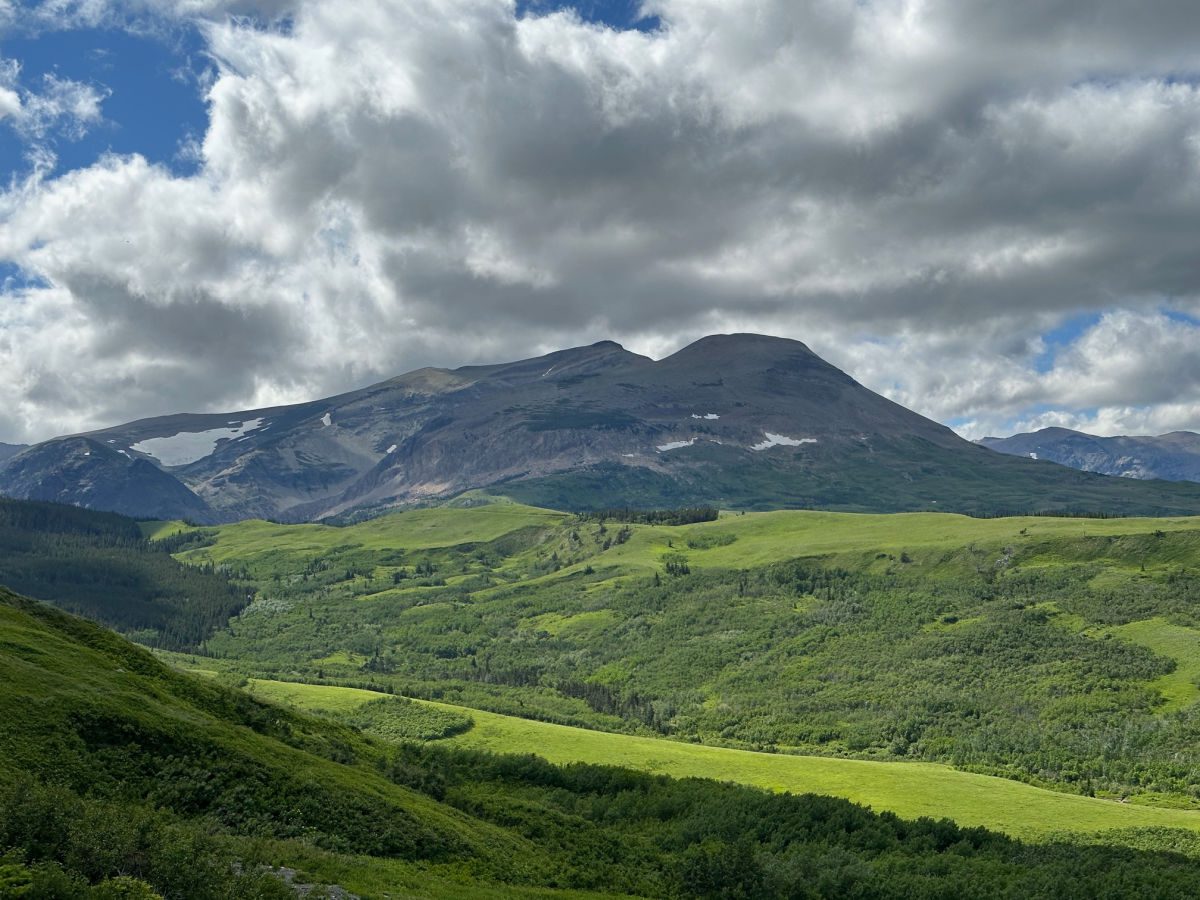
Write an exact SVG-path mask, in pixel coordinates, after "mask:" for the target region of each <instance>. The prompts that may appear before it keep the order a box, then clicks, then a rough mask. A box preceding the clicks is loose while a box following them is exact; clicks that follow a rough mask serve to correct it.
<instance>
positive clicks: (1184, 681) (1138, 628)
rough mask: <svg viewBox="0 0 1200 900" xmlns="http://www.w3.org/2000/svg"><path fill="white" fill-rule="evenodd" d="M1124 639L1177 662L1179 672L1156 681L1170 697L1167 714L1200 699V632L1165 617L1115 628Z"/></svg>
mask: <svg viewBox="0 0 1200 900" xmlns="http://www.w3.org/2000/svg"><path fill="white" fill-rule="evenodd" d="M1111 630H1112V632H1113V633H1114V634H1116V635H1117V636H1118V637H1120V638H1121V639H1122V640H1125V641H1130V642H1132V643H1134V644H1139V645H1140V646H1142V647H1146V648H1147V649H1149V650H1152V651H1153V652H1155V653H1157V654H1158V655H1159V656H1165V657H1167V658H1169V659H1172V660H1174V661H1175V671H1174V672H1171V673H1170V674H1168V675H1163V676H1162V677H1160V678H1157V679H1155V681H1154V682H1152V686H1153V688H1154V689H1155V690H1157V691H1158V692H1159V693H1161V694H1162V695H1163V697H1165V698H1166V701H1167V702H1166V703H1165V704H1164V705H1163V706H1162V711H1163V712H1164V713H1170V712H1175V711H1176V710H1181V709H1185V708H1187V707H1188V706H1191V705H1192V704H1193V703H1195V702H1196V701H1197V700H1198V699H1200V683H1198V682H1200V631H1197V630H1196V629H1195V628H1187V627H1185V626H1182V625H1173V624H1171V623H1170V622H1167V621H1166V620H1164V619H1161V618H1154V619H1147V620H1145V621H1142V622H1130V623H1129V624H1127V625H1118V626H1116V627H1114V628H1113V629H1111Z"/></svg>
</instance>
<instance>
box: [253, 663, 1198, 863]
mask: <svg viewBox="0 0 1200 900" xmlns="http://www.w3.org/2000/svg"><path fill="white" fill-rule="evenodd" d="M249 690H250V692H251V693H252V695H253V696H255V697H259V698H263V699H270V700H274V701H278V702H280V703H283V704H285V705H288V706H294V707H296V708H299V709H304V710H309V711H314V712H323V713H332V714H335V715H341V716H344V717H348V718H351V719H352V718H354V713H355V712H356V711H359V710H362V709H363V708H364V707H367V708H369V706H370V705H372V704H379V703H380V702H381V700H382V701H383V702H384V703H387V702H392V703H396V702H397V700H396V698H389V695H386V694H380V693H378V692H375V691H368V690H362V689H360V688H347V687H337V686H332V685H314V684H298V683H295V682H281V681H263V680H258V679H255V680H253V681H251V683H250V686H249ZM385 698H386V699H385ZM417 703H418V704H419V706H418V709H421V710H427V711H428V713H429V714H432V715H435V716H438V715H440V716H452V717H455V718H456V719H458V720H461V721H463V722H464V724H465V725H469V727H464V728H463V729H462V730H461V731H456V732H455V733H453V734H451V735H448V738H449V740H450V741H451V742H452V743H453V744H454V745H456V746H460V747H470V748H474V749H480V750H490V751H494V752H496V753H528V752H530V751H533V752H536V753H537V754H538V755H539V756H542V757H544V758H546V759H547V760H549V761H550V762H554V763H591V764H599V765H617V766H621V767H623V768H629V769H634V770H638V771H644V772H655V773H665V774H670V775H672V776H674V777H680V778H682V777H692V778H711V779H715V780H717V781H731V782H736V783H738V784H746V785H751V786H754V787H761V788H766V789H768V790H772V791H788V792H791V793H797V794H798V793H815V794H828V795H830V796H834V797H843V798H845V799H847V800H852V801H854V802H855V803H861V804H863V805H864V806H869V807H870V808H872V809H875V810H887V811H890V812H894V813H896V814H897V815H899V816H902V817H904V818H909V819H914V818H919V817H921V816H929V817H933V818H938V817H943V816H944V817H946V818H949V819H953V820H954V821H955V822H957V823H959V824H961V825H968V826H983V827H986V828H989V829H992V830H995V831H1002V832H1005V833H1006V834H1010V835H1013V836H1015V837H1022V838H1027V839H1031V840H1046V839H1047V838H1050V837H1057V836H1061V835H1062V834H1063V833H1065V832H1098V831H1110V830H1116V829H1133V828H1178V829H1187V830H1188V831H1193V832H1200V811H1191V810H1177V809H1154V808H1150V807H1145V806H1135V805H1132V804H1123V803H1118V802H1114V801H1111V800H1097V799H1093V798H1090V797H1079V796H1076V795H1072V794H1063V793H1058V792H1055V791H1047V790H1044V789H1041V788H1036V787H1032V786H1030V785H1026V784H1021V783H1018V782H1014V781H1009V780H1006V779H1003V778H995V777H990V776H986V775H976V774H972V773H969V772H960V771H957V770H955V769H951V768H949V767H947V766H940V765H936V764H932V763H907V762H874V761H866V760H856V759H831V758H822V757H813V756H789V755H784V754H770V753H755V752H752V751H747V750H732V749H726V748H723V747H706V746H703V745H698V744H686V743H681V742H678V741H667V740H663V739H661V738H652V737H638V736H634V735H623V734H611V733H607V732H602V731H592V730H585V729H580V728H571V727H569V726H564V725H554V724H550V723H547V722H535V721H530V720H529V719H519V718H515V717H512V716H502V715H498V714H496V713H490V712H484V711H482V710H473V709H468V708H466V707H461V706H451V705H448V704H444V703H434V702H430V701H417ZM396 715H397V716H398V717H399V718H401V719H404V720H406V721H409V722H411V721H412V720H413V719H414V718H416V716H414V715H413V713H412V712H410V711H409V710H408V708H407V707H405V706H404V705H403V704H402V703H401V704H400V707H399V709H398V710H397V712H396ZM385 722H386V720H385V719H382V717H377V718H376V721H375V722H373V723H371V725H368V726H367V727H369V728H370V727H372V726H374V728H376V729H380V727H381V726H383V725H385Z"/></svg>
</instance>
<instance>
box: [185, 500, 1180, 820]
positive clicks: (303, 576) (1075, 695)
mask: <svg viewBox="0 0 1200 900" xmlns="http://www.w3.org/2000/svg"><path fill="white" fill-rule="evenodd" d="M182 537H183V538H187V539H189V540H192V541H193V543H192V544H191V545H189V547H188V548H186V549H184V550H183V551H182V552H181V553H180V558H181V559H184V560H187V561H190V562H192V563H195V564H201V565H206V564H209V563H214V564H217V565H224V566H230V567H235V568H237V569H239V570H241V571H244V572H245V573H246V575H247V577H248V578H249V580H250V581H249V584H250V586H251V588H252V589H253V590H254V591H255V592H256V593H255V600H254V602H253V603H251V604H250V606H249V607H248V608H247V609H246V610H245V611H244V612H243V613H242V614H241V615H239V616H238V617H237V618H236V619H234V620H233V621H232V622H231V624H230V627H229V628H228V629H227V630H225V631H223V632H220V633H218V634H216V635H214V636H213V638H211V639H210V640H209V641H208V643H207V649H208V652H209V653H210V654H211V656H212V657H213V661H212V666H213V667H214V668H216V669H229V670H234V671H240V672H244V673H246V674H250V675H256V676H260V677H264V678H268V679H271V678H275V679H278V678H279V677H284V678H286V679H289V680H306V679H307V680H313V681H327V682H340V683H343V684H347V685H352V686H353V685H363V684H367V685H373V686H377V687H381V688H384V689H387V690H391V691H395V692H396V693H400V694H404V695H408V696H416V697H421V698H425V699H430V700H440V701H444V702H447V703H451V704H455V705H461V706H467V707H473V708H477V709H486V710H490V711H493V712H497V713H502V714H507V715H514V716H521V717H525V718H533V719H540V720H543V721H548V722H555V723H559V724H564V725H574V726H584V727H587V728H591V729H601V730H607V731H613V732H624V733H632V734H641V735H646V736H654V735H663V736H670V737H675V738H682V739H686V740H691V741H699V742H702V743H705V744H709V745H715V746H726V747H732V748H740V749H750V750H772V751H781V752H786V753H801V754H808V755H820V756H832V757H858V758H865V759H879V760H891V761H903V762H938V763H943V764H948V765H952V766H955V767H957V768H959V769H962V770H965V771H971V772H976V773H980V774H988V775H1000V776H1004V777H1008V778H1013V779H1017V780H1020V781H1024V782H1028V783H1030V784H1033V785H1039V786H1043V787H1048V788H1052V789H1055V790H1059V791H1065V792H1069V793H1073V794H1082V795H1094V796H1097V797H1102V798H1112V799H1123V800H1129V801H1131V802H1134V803H1142V804H1155V805H1160V806H1162V805H1165V806H1175V807H1182V808H1192V807H1200V783H1198V780H1197V777H1196V775H1195V773H1196V772H1197V771H1200V749H1197V748H1200V708H1198V707H1197V705H1196V704H1194V703H1193V702H1191V700H1192V699H1193V698H1194V697H1195V696H1196V694H1197V689H1196V686H1195V681H1194V678H1195V677H1196V676H1195V674H1194V663H1193V661H1192V660H1191V659H1190V650H1189V648H1190V647H1192V646H1195V641H1197V640H1200V620H1198V619H1197V616H1196V610H1197V609H1198V608H1200V607H1198V603H1200V576H1198V575H1197V572H1198V571H1200V570H1198V569H1197V566H1198V564H1200V528H1198V522H1197V520H1195V519H1183V518H1166V519H1082V518H1072V519H1064V518H1048V517H1023V518H1002V519H972V518H967V517H963V516H956V515H948V514H935V513H914V514H899V515H890V516H880V515H857V514H845V513H818V512H800V511H797V512H771V513H762V514H753V513H751V514H744V515H728V514H727V515H722V516H721V518H719V519H718V520H716V521H712V522H702V523H697V524H691V525H683V526H661V525H660V526H655V525H643V524H636V523H635V524H631V523H622V522H619V521H614V520H609V521H606V522H599V521H586V520H582V519H579V518H573V517H568V516H564V515H562V514H555V513H551V512H547V511H545V510H539V509H533V508H528V507H520V506H514V505H512V504H502V505H497V506H495V507H491V506H483V507H477V508H468V509H452V508H442V509H434V510H422V511H419V512H413V513H401V514H395V515H392V516H387V517H383V518H381V519H377V520H374V521H372V522H369V523H364V524H361V525H354V526H349V527H345V528H329V527H322V526H278V525H270V524H268V523H242V524H240V525H235V526H226V527H222V528H218V529H209V530H199V531H195V532H192V533H191V534H190V536H189V535H184V536H182Z"/></svg>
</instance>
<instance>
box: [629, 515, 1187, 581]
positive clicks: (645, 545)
mask: <svg viewBox="0 0 1200 900" xmlns="http://www.w3.org/2000/svg"><path fill="white" fill-rule="evenodd" d="M1197 528H1200V518H1165V519H1154V518H1127V519H1084V518H1078V519H1076V518H1053V517H1043V516H1019V517H1012V518H1000V519H976V518H972V517H970V516H962V515H956V514H951V513H893V514H885V515H878V514H873V513H833V512H812V511H807V510H783V511H779V512H765V513H746V514H745V515H739V516H723V517H722V518H720V519H718V520H717V521H715V522H704V523H701V524H697V525H691V526H687V527H685V528H667V527H651V526H635V527H634V535H633V537H632V538H631V539H630V540H629V542H628V543H626V544H624V545H622V546H620V547H618V548H615V550H614V551H613V552H611V553H610V554H608V555H606V562H608V561H613V562H616V561H622V562H627V563H631V564H636V565H641V566H655V567H657V566H658V564H659V560H660V558H661V556H662V554H663V553H665V552H669V551H680V552H685V553H687V556H688V559H689V560H690V561H691V563H692V565H693V566H699V567H702V568H703V567H711V568H735V569H737V568H749V567H752V566H761V565H768V564H770V563H773V562H782V561H785V560H789V559H795V558H797V557H802V556H827V555H832V556H837V555H844V554H852V555H859V554H862V553H865V552H868V551H871V552H885V553H891V554H893V555H896V556H899V555H900V554H901V553H904V552H905V551H913V552H916V551H923V550H924V551H928V550H952V549H957V548H961V547H964V546H968V545H971V544H979V545H984V546H987V547H996V548H999V547H1004V546H1013V547H1017V548H1021V547H1026V546H1037V545H1038V544H1041V543H1045V542H1047V541H1052V540H1057V539H1061V538H1077V537H1083V536H1087V537H1110V536H1112V537H1115V536H1124V535H1144V534H1154V533H1156V532H1160V531H1161V532H1164V533H1165V532H1175V531H1194V530H1196V529H1197ZM719 534H727V535H732V536H735V537H736V540H735V541H733V542H731V543H728V544H725V545H723V546H713V547H710V548H707V549H691V548H689V547H688V544H687V541H688V538H689V537H692V538H695V537H698V536H701V535H719ZM668 545H670V546H668Z"/></svg>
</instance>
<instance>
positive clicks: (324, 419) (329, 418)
mask: <svg viewBox="0 0 1200 900" xmlns="http://www.w3.org/2000/svg"><path fill="white" fill-rule="evenodd" d="M321 424H322V425H324V426H325V427H326V428H328V427H329V426H330V425H332V424H333V414H332V413H325V415H323V416H321Z"/></svg>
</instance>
